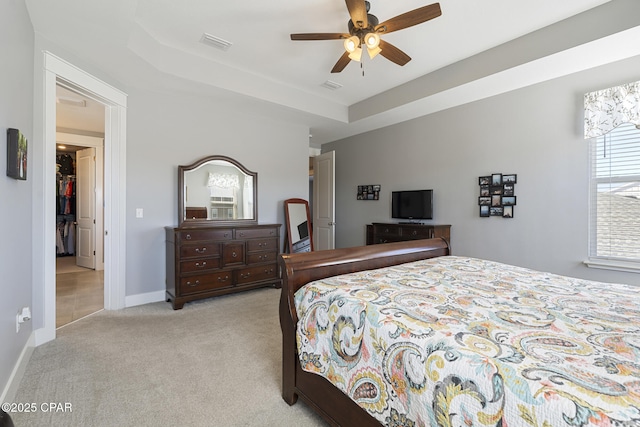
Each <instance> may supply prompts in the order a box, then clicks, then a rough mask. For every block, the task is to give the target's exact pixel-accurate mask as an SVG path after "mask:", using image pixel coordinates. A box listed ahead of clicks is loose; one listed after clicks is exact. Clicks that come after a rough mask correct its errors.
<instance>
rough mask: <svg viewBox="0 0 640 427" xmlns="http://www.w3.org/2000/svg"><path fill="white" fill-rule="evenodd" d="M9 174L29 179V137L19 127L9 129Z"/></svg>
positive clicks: (13, 176) (16, 177) (17, 177)
mask: <svg viewBox="0 0 640 427" xmlns="http://www.w3.org/2000/svg"><path fill="white" fill-rule="evenodd" d="M7 176H8V177H11V178H15V179H22V180H25V179H27V138H26V137H25V136H24V135H23V134H22V132H20V131H19V130H18V129H12V128H9V129H7Z"/></svg>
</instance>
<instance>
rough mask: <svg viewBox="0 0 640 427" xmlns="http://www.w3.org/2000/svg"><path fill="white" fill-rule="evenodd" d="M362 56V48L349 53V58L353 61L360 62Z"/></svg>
mask: <svg viewBox="0 0 640 427" xmlns="http://www.w3.org/2000/svg"><path fill="white" fill-rule="evenodd" d="M360 58H362V48H357V49H356V50H354V51H353V52H351V53H350V54H349V59H351V60H353V61H358V62H360Z"/></svg>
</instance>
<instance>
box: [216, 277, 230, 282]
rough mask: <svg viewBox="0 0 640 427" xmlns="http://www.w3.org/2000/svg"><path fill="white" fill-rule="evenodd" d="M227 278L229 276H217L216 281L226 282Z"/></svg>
mask: <svg viewBox="0 0 640 427" xmlns="http://www.w3.org/2000/svg"><path fill="white" fill-rule="evenodd" d="M227 280H229V276H224V277H222V276H218V282H226V281H227Z"/></svg>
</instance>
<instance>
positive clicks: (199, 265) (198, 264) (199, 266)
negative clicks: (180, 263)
mask: <svg viewBox="0 0 640 427" xmlns="http://www.w3.org/2000/svg"><path fill="white" fill-rule="evenodd" d="M206 265H207V262H206V261H205V262H203V263H202V264H200V263H199V262H196V267H198V268H203V267H206Z"/></svg>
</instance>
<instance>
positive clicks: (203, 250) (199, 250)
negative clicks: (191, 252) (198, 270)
mask: <svg viewBox="0 0 640 427" xmlns="http://www.w3.org/2000/svg"><path fill="white" fill-rule="evenodd" d="M206 251H207V248H202V249H200V248H196V252H197V253H199V254H203V253H205V252H206Z"/></svg>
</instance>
